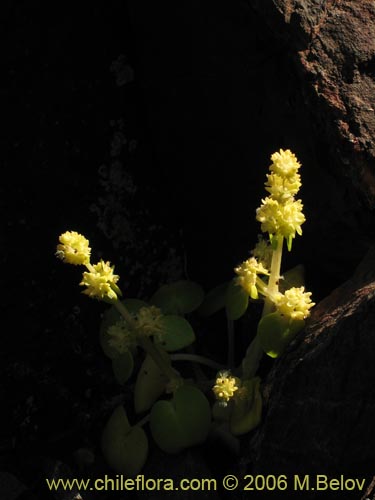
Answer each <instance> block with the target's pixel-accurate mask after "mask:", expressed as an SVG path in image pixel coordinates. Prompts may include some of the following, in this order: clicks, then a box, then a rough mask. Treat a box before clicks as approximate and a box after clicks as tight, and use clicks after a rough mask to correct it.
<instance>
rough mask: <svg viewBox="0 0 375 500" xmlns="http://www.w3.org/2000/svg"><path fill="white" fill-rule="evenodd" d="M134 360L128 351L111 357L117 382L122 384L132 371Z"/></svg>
mask: <svg viewBox="0 0 375 500" xmlns="http://www.w3.org/2000/svg"><path fill="white" fill-rule="evenodd" d="M133 368H134V361H133V356H132V354H131V352H130V351H126V352H124V353H123V354H120V355H118V356H117V357H115V358H113V359H112V369H113V374H114V376H115V379H116V380H117V382H118V383H119V384H121V385H124V384H125V382H126V381H127V380H128V379H129V377H130V376H131V374H132V373H133Z"/></svg>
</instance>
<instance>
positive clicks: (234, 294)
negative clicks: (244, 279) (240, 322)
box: [225, 280, 249, 320]
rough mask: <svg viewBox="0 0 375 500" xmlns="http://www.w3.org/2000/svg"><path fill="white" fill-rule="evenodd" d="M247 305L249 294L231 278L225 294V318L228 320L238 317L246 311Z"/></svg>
mask: <svg viewBox="0 0 375 500" xmlns="http://www.w3.org/2000/svg"><path fill="white" fill-rule="evenodd" d="M248 305H249V296H248V294H247V293H246V292H245V290H244V289H243V288H242V287H241V286H238V285H237V284H236V282H235V281H234V280H232V281H231V282H230V283H229V285H228V288H227V293H226V296H225V309H226V313H227V318H228V319H230V320H236V319H239V318H240V317H241V316H243V315H244V314H245V312H246V309H247V306H248Z"/></svg>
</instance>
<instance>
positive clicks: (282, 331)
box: [258, 312, 305, 358]
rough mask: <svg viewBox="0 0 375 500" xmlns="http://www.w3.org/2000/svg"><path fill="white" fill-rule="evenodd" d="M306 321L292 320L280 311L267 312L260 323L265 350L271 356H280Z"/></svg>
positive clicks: (261, 341) (259, 334)
mask: <svg viewBox="0 0 375 500" xmlns="http://www.w3.org/2000/svg"><path fill="white" fill-rule="evenodd" d="M304 324H305V322H304V321H300V320H291V319H289V318H286V317H284V316H281V315H280V314H279V313H278V312H274V313H271V314H267V315H266V316H264V317H263V318H262V319H261V320H260V322H259V324H258V336H259V340H260V343H261V346H262V348H263V350H264V352H265V353H266V354H267V355H268V356H270V357H271V358H277V357H278V356H280V355H281V354H282V353H283V352H284V350H285V348H286V346H287V345H288V344H289V343H290V342H291V341H292V340H293V338H294V337H295V336H296V334H297V333H298V332H299V331H300V330H302V328H303V327H304Z"/></svg>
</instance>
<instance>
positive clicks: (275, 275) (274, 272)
mask: <svg viewBox="0 0 375 500" xmlns="http://www.w3.org/2000/svg"><path fill="white" fill-rule="evenodd" d="M283 243H284V237H283V236H277V247H276V250H274V251H273V253H272V262H271V273H270V278H269V280H268V287H267V296H266V298H265V301H264V307H263V312H262V318H263V316H265V315H266V314H269V313H270V312H272V309H273V308H274V305H273V301H272V299H271V297H272V296H274V295H275V294H276V293H277V292H278V291H279V280H280V270H281V259H282V256H283Z"/></svg>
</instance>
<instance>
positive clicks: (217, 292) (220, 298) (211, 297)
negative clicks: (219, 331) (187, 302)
mask: <svg viewBox="0 0 375 500" xmlns="http://www.w3.org/2000/svg"><path fill="white" fill-rule="evenodd" d="M228 285H229V282H226V283H222V284H221V285H218V286H216V287H215V288H213V289H212V290H210V291H209V292H208V293H207V294H206V296H205V298H204V300H203V302H202V304H201V305H200V306H199V309H198V312H199V314H201V315H202V316H212V315H213V314H215V313H216V312H218V311H220V309H223V308H224V307H225V304H226V293H227V288H228Z"/></svg>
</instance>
